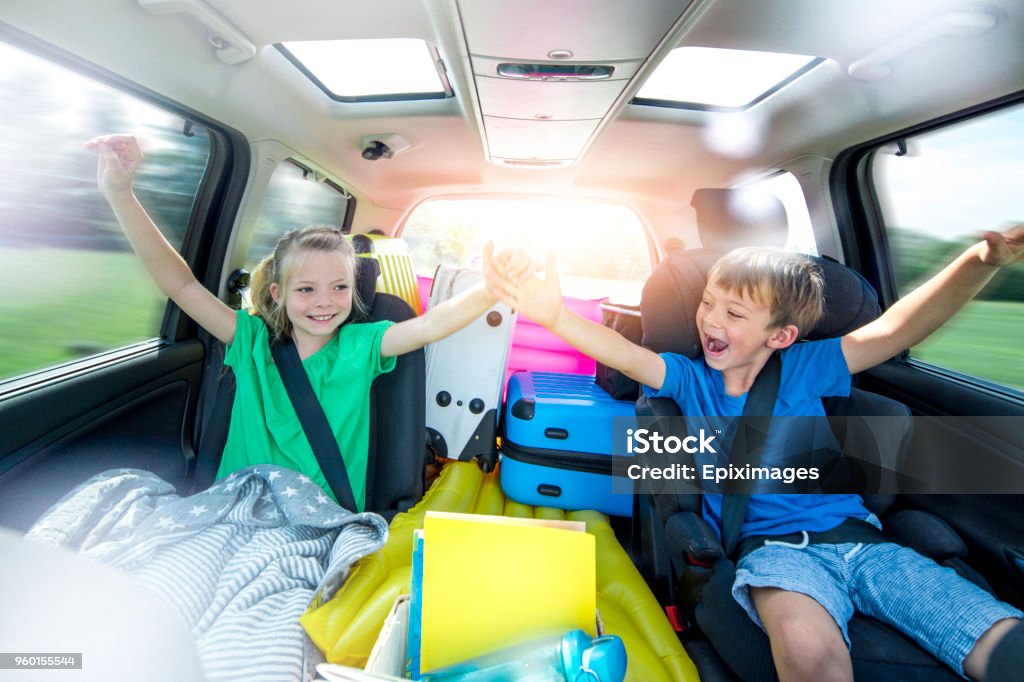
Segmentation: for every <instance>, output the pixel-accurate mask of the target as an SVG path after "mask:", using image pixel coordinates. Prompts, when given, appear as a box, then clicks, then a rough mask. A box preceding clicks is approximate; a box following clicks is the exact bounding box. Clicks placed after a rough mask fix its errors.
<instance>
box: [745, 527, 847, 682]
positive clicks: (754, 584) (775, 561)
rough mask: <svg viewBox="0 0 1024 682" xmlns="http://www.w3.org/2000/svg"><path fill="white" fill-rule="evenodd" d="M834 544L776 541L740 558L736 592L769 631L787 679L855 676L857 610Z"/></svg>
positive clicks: (777, 662)
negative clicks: (850, 626) (852, 638)
mask: <svg viewBox="0 0 1024 682" xmlns="http://www.w3.org/2000/svg"><path fill="white" fill-rule="evenodd" d="M840 563H841V560H840V557H839V555H838V554H836V552H835V550H834V546H826V545H811V546H809V547H802V548H798V547H793V546H787V545H772V546H766V547H762V548H760V549H757V550H755V551H753V552H751V553H750V554H748V555H746V556H745V557H743V558H742V559H740V561H739V564H738V565H737V567H736V581H735V582H734V583H733V589H732V593H733V597H735V598H736V601H737V602H739V604H740V606H742V607H743V608H744V610H746V612H747V614H748V615H750V617H751V618H752V619H753V620H754V622H755V623H757V624H758V625H760V626H761V627H763V628H764V630H765V632H767V633H768V639H769V641H770V643H771V648H772V658H773V659H774V661H775V666H776V668H777V670H778V673H779V677H780V678H781V679H782V680H784V681H788V680H851V679H853V669H852V664H851V662H850V652H849V649H848V637H847V633H846V630H845V627H846V623H848V622H849V620H850V618H851V617H852V616H853V603H852V602H851V601H850V598H849V595H848V593H847V588H846V584H845V577H844V576H843V575H842V572H841V571H839V570H837V567H839V566H840Z"/></svg>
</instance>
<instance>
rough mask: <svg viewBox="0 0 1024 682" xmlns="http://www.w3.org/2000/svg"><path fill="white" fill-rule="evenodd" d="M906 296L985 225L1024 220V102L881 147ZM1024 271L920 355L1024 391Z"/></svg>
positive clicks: (914, 352) (993, 287)
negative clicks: (1023, 185)
mask: <svg viewBox="0 0 1024 682" xmlns="http://www.w3.org/2000/svg"><path fill="white" fill-rule="evenodd" d="M872 164H873V166H872V171H873V175H874V184H875V190H876V192H877V194H878V198H879V202H880V205H881V208H882V214H883V217H884V220H885V230H886V235H887V237H888V242H889V249H890V252H891V255H892V260H893V269H894V274H895V277H896V287H897V292H898V293H899V294H900V295H904V294H906V293H907V292H909V291H911V290H912V289H913V288H914V287H915V286H917V285H918V284H919V283H921V282H922V281H923V280H924V279H926V278H927V277H928V276H930V275H931V274H933V273H934V272H935V271H936V270H938V269H939V268H941V267H942V266H944V265H945V264H946V263H948V262H949V261H950V260H951V259H952V258H953V257H955V256H956V254H957V253H959V252H960V251H961V250H962V249H963V248H964V247H965V246H967V245H968V244H971V243H973V242H976V241H978V239H979V238H980V234H981V232H982V231H984V230H992V229H1005V227H1006V226H1007V223H1008V222H1010V221H1021V220H1024V211H1022V204H1021V196H1020V189H1019V187H1018V185H1019V183H1018V182H1016V179H1017V178H1020V177H1021V176H1022V175H1024V106H1015V107H1011V108H1007V109H1003V110H1000V111H998V112H995V113H992V114H987V115H983V116H980V117H976V118H972V119H970V120H968V121H964V122H962V123H958V124H955V125H950V126H947V127H944V128H941V129H939V130H935V131H931V132H928V133H923V134H921V135H917V136H914V137H911V138H907V139H906V140H905V141H901V142H900V143H894V144H890V145H886V146H884V147H882V148H880V149H878V150H877V151H876V152H875V154H874V159H873V161H872ZM1022 337H1024V268H1021V267H1019V266H1015V267H1012V268H1007V269H1006V270H1004V271H1003V272H1001V273H1000V274H999V275H997V278H996V279H995V280H993V281H992V282H991V283H990V284H989V285H988V286H987V287H986V288H985V289H984V290H983V291H982V292H981V293H980V294H979V295H978V297H977V298H976V299H975V300H974V301H972V302H971V303H969V304H968V305H967V307H966V308H965V309H964V310H963V311H962V312H961V313H960V314H959V315H957V317H955V318H953V320H951V321H950V322H949V323H948V324H947V325H945V326H944V327H943V328H942V329H940V330H939V331H938V332H936V333H935V334H933V335H932V336H931V337H930V338H929V339H927V340H926V341H925V342H924V343H922V344H920V345H918V346H915V347H914V348H912V349H911V351H910V354H911V356H912V357H914V358H916V359H918V360H923V361H925V362H929V363H932V364H935V365H940V366H942V367H947V368H949V369H953V370H956V371H959V372H963V373H965V374H970V375H973V376H976V377H980V378H983V379H988V380H990V381H993V382H998V383H1000V384H1004V385H1006V386H1010V387H1013V388H1016V389H1024V346H1021V344H1020V342H1019V340H1020V339H1021V338H1022Z"/></svg>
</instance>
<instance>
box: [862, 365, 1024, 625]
mask: <svg viewBox="0 0 1024 682" xmlns="http://www.w3.org/2000/svg"><path fill="white" fill-rule="evenodd" d="M860 386H861V387H862V388H865V389H867V390H871V391H875V392H877V393H882V394H884V395H888V396H889V397H892V398H894V399H896V400H899V401H901V402H903V403H904V404H906V405H908V406H909V407H910V408H911V410H913V412H914V414H915V415H929V416H932V417H934V421H935V422H938V423H939V424H941V428H940V429H936V428H935V427H934V426H929V427H927V429H926V430H927V431H928V432H929V434H928V435H927V436H926V437H921V436H922V434H921V433H915V437H914V440H913V442H912V444H911V447H910V453H909V455H908V459H909V460H910V463H911V466H913V467H916V468H918V469H919V470H921V469H922V468H924V467H931V468H932V469H933V470H939V471H945V472H946V476H945V479H946V480H954V481H955V480H957V479H956V478H955V477H956V476H960V477H961V478H962V479H963V480H962V481H961V485H962V486H964V490H970V491H972V493H971V494H966V493H965V494H919V495H909V496H907V497H906V499H905V502H906V503H907V504H908V505H910V506H912V507H916V508H920V509H924V510H926V511H929V512H932V513H933V514H935V515H937V516H939V517H940V518H942V519H943V520H945V521H946V522H947V523H949V524H950V525H951V526H952V527H953V528H954V529H955V530H956V531H957V532H958V533H959V534H960V536H961V537H962V538H963V539H964V541H965V542H966V543H967V546H968V551H969V554H968V562H969V563H970V564H971V566H972V567H974V568H975V569H976V570H978V571H980V572H981V573H982V574H983V575H984V576H985V577H986V578H987V579H988V580H989V582H990V583H991V584H992V587H993V588H994V589H995V590H996V592H997V594H998V595H999V596H1000V597H1001V598H1003V599H1006V600H1008V601H1010V602H1011V603H1014V604H1016V605H1018V606H1019V605H1021V604H1024V572H1022V571H1021V566H1018V565H1017V562H1016V557H1017V556H1019V555H1020V554H1021V553H1022V552H1024V494H1021V493H1018V492H1014V493H1013V494H1009V493H1006V492H1005V491H1024V451H1022V448H1024V441H1022V439H1021V429H1022V428H1024V419H1022V417H1024V406H1022V405H1021V404H1020V403H1019V402H1018V401H1015V400H1013V399H1012V397H1010V396H1007V395H1000V392H999V391H998V390H994V389H993V390H988V389H987V388H986V387H985V386H983V385H981V384H976V383H974V384H972V383H971V382H968V381H959V380H956V379H954V378H952V377H951V376H949V375H948V374H947V375H944V374H943V373H942V372H941V371H936V370H932V369H930V368H926V367H924V366H922V365H921V364H919V363H912V362H899V361H892V362H888V363H885V364H883V365H880V366H878V367H876V368H874V369H872V370H870V371H869V372H865V373H864V374H862V375H861V383H860ZM949 415H952V416H949ZM971 417H976V418H975V419H972V418H971ZM918 431H921V429H918ZM951 477H954V478H951ZM972 477H973V478H972ZM985 489H991V490H993V491H1004V492H1002V493H996V492H993V493H989V494H985V493H984V492H978V491H981V490H985Z"/></svg>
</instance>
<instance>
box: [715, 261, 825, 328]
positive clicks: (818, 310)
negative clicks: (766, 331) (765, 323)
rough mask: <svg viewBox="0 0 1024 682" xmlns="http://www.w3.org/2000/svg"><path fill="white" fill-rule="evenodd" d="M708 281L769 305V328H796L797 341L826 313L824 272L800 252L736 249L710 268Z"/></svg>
mask: <svg viewBox="0 0 1024 682" xmlns="http://www.w3.org/2000/svg"><path fill="white" fill-rule="evenodd" d="M708 282H715V283H717V284H718V286H720V287H722V288H723V289H727V290H729V291H733V292H736V293H739V294H742V295H744V296H747V297H749V298H751V299H753V300H755V301H757V302H758V303H761V304H762V305H767V306H768V307H769V310H770V311H771V321H770V322H769V326H770V327H783V326H785V325H788V324H792V325H795V326H796V328H797V330H798V336H797V338H803V337H804V336H806V335H807V334H808V333H809V332H810V331H811V330H812V329H813V328H814V325H815V324H817V323H818V320H820V319H821V316H822V314H823V312H824V305H825V295H824V289H825V282H824V279H823V278H822V274H821V270H820V269H819V268H818V266H817V265H816V264H815V263H814V262H813V261H812V260H811V259H809V258H807V257H806V256H803V255H801V254H799V253H792V252H790V251H784V250H782V249H775V248H766V247H757V246H749V247H744V248H741V249H736V250H735V251H730V252H729V253H727V254H726V255H724V256H722V257H721V258H720V259H719V260H718V262H716V263H715V264H714V265H713V266H712V267H711V271H710V272H708Z"/></svg>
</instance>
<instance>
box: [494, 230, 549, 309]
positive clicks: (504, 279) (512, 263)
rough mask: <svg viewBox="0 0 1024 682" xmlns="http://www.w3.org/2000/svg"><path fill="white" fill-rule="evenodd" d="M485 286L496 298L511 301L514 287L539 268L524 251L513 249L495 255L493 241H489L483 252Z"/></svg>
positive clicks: (506, 301)
mask: <svg viewBox="0 0 1024 682" xmlns="http://www.w3.org/2000/svg"><path fill="white" fill-rule="evenodd" d="M483 256H484V258H483V270H484V287H485V289H486V291H487V293H488V294H490V295H491V296H493V297H494V298H495V299H497V300H500V301H503V302H505V303H508V302H509V297H510V296H511V293H512V289H513V288H514V287H515V285H516V284H517V283H518V282H522V281H525V280H526V279H527V278H528V277H530V275H531V274H532V273H533V272H534V271H535V270H538V269H539V266H538V265H536V264H535V263H534V262H533V259H531V258H530V257H529V256H528V255H527V254H526V253H525V252H524V251H522V250H519V249H512V250H509V251H502V252H501V253H499V254H497V255H495V253H494V244H493V242H487V244H486V246H484V253H483Z"/></svg>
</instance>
